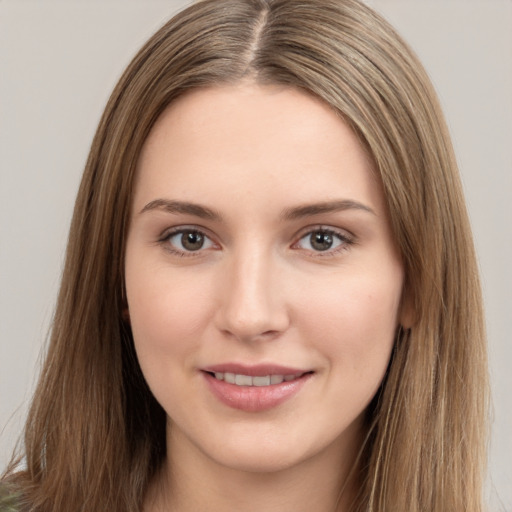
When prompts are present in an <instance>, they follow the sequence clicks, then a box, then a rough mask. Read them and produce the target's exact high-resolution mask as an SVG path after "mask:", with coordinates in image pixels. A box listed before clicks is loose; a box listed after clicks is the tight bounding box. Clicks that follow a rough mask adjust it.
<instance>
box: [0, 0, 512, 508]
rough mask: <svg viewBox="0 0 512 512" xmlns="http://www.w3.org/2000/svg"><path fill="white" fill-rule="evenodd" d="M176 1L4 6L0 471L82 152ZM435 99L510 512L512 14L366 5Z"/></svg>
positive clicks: (493, 460) (493, 474)
mask: <svg viewBox="0 0 512 512" xmlns="http://www.w3.org/2000/svg"><path fill="white" fill-rule="evenodd" d="M186 3H188V2H186V1H183V0H175V1H172V0H168V1H160V0H158V1H157V0H146V1H142V0H138V1H130V0H124V1H111V0H107V1H105V0H104V1H100V0H96V1H89V2H85V1H84V0H82V1H80V0H67V1H60V2H57V1H50V0H36V1H30V0H3V1H2V0H0V431H1V435H0V467H4V466H5V464H6V462H7V460H8V456H9V452H10V450H11V448H12V446H13V445H14V442H15V440H16V438H17V436H18V434H19V432H20V429H21V425H22V423H23V418H24V415H25V413H26V408H27V404H28V401H29V398H30V394H31V390H32V389H33V386H34V382H35V379H36V375H37V365H38V364H39V357H40V350H41V347H42V344H43V342H44V339H45V338H46V335H47V332H48V329H49V323H50V320H51V315H52V310H53V304H54V300H55V295H56V292H57V287H58V282H59V275H60V270H61V265H62V260H63V252H64V248H65V243H66V237H67V230H68V225H69V221H70V216H71V210H72V206H73V202H74V196H75V193H76V190H77V187H78V182H79V178H80V175H81V171H82V169H83V166H84V163H85V159H86V155H87V152H88V148H89V144H90V142H91V139H92V136H93V133H94V130H95V128H96V124H97V122H98V120H99V116H100V114H101V111H102V109H103V107H104V105H105V103H106V101H107V98H108V95H109V93H110V91H111V89H112V87H113V85H114V83H115V82H116V80H117V78H118V77H119V75H120V73H121V72H122V70H123V68H124V67H125V66H126V64H127V63H128V61H129V60H130V58H131V56H132V55H133V54H134V52H135V51H136V50H137V49H138V48H139V47H140V45H141V44H142V43H143V42H144V41H145V39H146V38H147V37H148V36H149V35H151V33H152V32H154V31H155V30H156V29H157V28H158V27H159V26H160V25H161V24H162V23H163V22H164V21H165V20H166V19H168V18H169V17H170V16H171V15H172V14H173V13H174V12H176V11H177V10H178V9H179V7H181V6H183V5H185V4H186ZM368 3H369V4H370V5H372V6H374V7H375V8H376V9H377V10H379V11H381V12H382V13H383V14H384V15H385V16H386V17H387V18H388V19H389V20H390V21H391V22H392V23H393V24H394V25H395V26H396V27H397V28H398V29H399V31H400V32H401V33H402V34H403V35H404V37H405V38H406V39H407V40H408V41H409V43H410V44H411V45H412V47H413V48H414V49H415V50H416V52H417V53H418V54H419V56H420V57H421V59H422V60H423V62H424V64H425V66H426V67H427V69H428V71H429V73H430V75H431V77H432V79H433V81H434V84H435V85H436V87H437V90H438V92H439V95H440V97H441V101H442V104H443V106H444V108H445V112H446V115H447V118H448V122H449V125H450V129H451V131H452V134H453V138H454V143H455V148H456V151H457V155H458V159H459V164H460V167H461V172H462V178H463V181H464V186H465V190H466V195H467V201H468V205H469V209H470V214H471V219H472V223H473V228H474V234H475V238H476V244H477V250H478V254H479V260H480V266H481V270H482V280H483V286H484V293H485V302H486V309H487V323H488V334H489V349H490V360H491V376H492V384H493V392H494V409H495V411H494V425H493V437H492V444H491V451H490V481H489V491H488V492H489V499H490V503H491V504H492V506H491V509H492V510H506V511H509V512H510V511H512V464H511V463H512V398H511V395H512V371H511V370H510V366H511V363H512V343H511V341H512V340H511V336H510V333H511V332H512V272H511V266H512V201H511V200H510V196H511V193H512V151H511V146H512V2H511V1H510V0H480V1H477V0H460V1H459V0H444V1H432V0H431V1H429V2H426V1H424V0H423V1H422V0H407V1H405V0H401V1H398V0H373V1H371V0H368Z"/></svg>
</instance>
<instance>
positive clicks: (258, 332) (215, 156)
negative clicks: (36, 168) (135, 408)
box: [125, 83, 406, 512]
mask: <svg viewBox="0 0 512 512" xmlns="http://www.w3.org/2000/svg"><path fill="white" fill-rule="evenodd" d="M156 200H165V201H182V202H188V203H193V204H200V205H202V206H205V207H207V208H209V209H210V210H212V211H213V212H215V214H216V216H218V218H217V217H216V218H205V217H204V216H202V215H197V212H194V211H187V212H183V211H170V210H168V209H167V210H166V209H165V208H162V207H159V206H158V205H159V204H160V203H155V202H154V201H156ZM338 201H345V203H343V205H344V208H341V209H339V208H338V209H334V210H332V209H328V208H327V210H326V211H323V212H322V211H318V209H317V210H315V211H304V210H303V211H302V215H301V216H298V215H295V216H290V215H288V216H286V215H283V212H290V211H291V210H292V209H297V208H298V207H303V206H305V205H312V204H319V203H322V204H325V203H328V204H330V205H331V206H332V204H333V202H338ZM347 201H349V202H348V203H347ZM148 205H149V206H148ZM160 206H161V204H160ZM172 229H178V230H179V229H195V230H199V231H200V232H201V233H203V234H204V236H205V237H206V238H204V245H203V246H202V248H200V249H199V250H196V251H186V248H184V246H183V245H182V240H183V239H182V233H178V234H176V233H174V234H171V235H170V234H169V232H170V230H172ZM325 230H330V231H331V236H332V246H331V247H330V248H328V249H327V250H317V247H318V246H316V245H315V246H314V245H312V244H311V233H312V232H314V233H315V234H316V235H320V236H325V234H326V233H325ZM326 245H328V244H324V245H323V246H322V247H325V246H326ZM194 247H196V246H194ZM125 270H126V290H127V300H128V311H127V314H128V315H129V318H130V322H131V327H132V331H133V336H134V341H135V347H136V351H137V355H138V358H139V362H140V365H141V368H142V371H143V373H144V375H145V377H146V380H147V382H148V384H149V386H150V388H151V390H152V392H153V393H154V395H155V397H156V399H157V400H158V401H159V403H160V404H161V405H162V407H163V408H164V409H165V411H166V412H167V415H168V418H169V419H168V457H167V461H166V465H165V467H164V468H163V469H162V472H161V473H160V474H159V476H158V478H157V479H156V480H155V482H154V485H153V486H152V488H151V491H150V493H149V495H148V499H147V501H146V510H173V511H180V512H184V511H192V510H205V511H217V510H218V511H221V510H222V511H227V510H240V509H242V510H244V511H255V512H256V511H258V512H260V511H261V510H266V511H273V510H275V511H280V512H282V511H283V510H294V511H311V510H315V511H317V512H322V511H329V512H332V511H333V510H335V509H337V510H345V509H346V507H347V504H348V502H349V501H350V499H351V497H352V495H353V493H354V492H355V491H356V488H357V484H356V482H355V481H354V480H350V479H347V477H348V475H349V472H350V469H351V468H352V467H353V465H354V461H355V458H356V456H357V452H358V450H359V448H360V445H361V442H362V438H363V436H364V427H363V415H364V411H365V409H366V407H367V406H368V404H369V402H370V401H371V399H372V397H373V396H374V395H375V393H376V391H377V390H378V388H379V385H380V383H381V381H382V379H383V377H384V374H385V371H386V368H387V365H388V362H389V358H390V353H391V350H392V346H393V341H394V338H395V333H396V329H397V326H398V325H399V323H400V322H405V320H406V319H405V318H403V317H404V314H403V313H401V311H402V309H401V307H400V304H401V295H402V287H403V279H404V277H403V268H402V264H401V261H400V257H399V255H398V253H397V251H396V248H395V245H394V243H393V238H392V234H391V230H390V225H389V220H388V215H387V212H386V207H385V202H384V197H383V194H382V190H381V187H380V185H379V182H378V180H377V179H376V177H375V174H374V172H373V169H372V162H371V161H370V159H369V158H368V156H367V154H366V152H365V151H364V149H363V147H362V146H361V144H360V143H359V142H358V139H357V138H356V136H355V135H354V134H353V132H352V131H351V130H350V129H349V128H348V126H347V125H346V124H345V123H344V122H343V121H342V120H341V119H340V118H339V117H338V116H337V115H336V114H335V113H334V112H333V111H332V110H331V109H330V108H329V107H327V106H326V105H324V104H323V103H321V102H320V101H318V100H316V99H314V98H312V97H311V96H308V95H306V94H305V93H303V92H300V91H297V90H294V89H290V88H278V87H274V86H260V85H256V84H252V83H242V84H238V85H233V86H223V87H218V88H210V89H203V90H198V91H194V92H192V93H189V94H187V95H185V96H183V97H181V98H180V99H179V100H177V101H176V102H174V103H173V104H172V105H171V106H170V107H169V108H168V109H167V110H166V111H165V112H164V114H163V115H162V116H161V118H160V119H159V120H158V122H157V123H156V125H155V126H154V128H153V130H152V131H151V133H150V135H149V137H148V139H147V141H146V143H145V145H144V148H143V151H142V154H141V157H140V161H139V167H138V174H137V180H136V183H135V193H134V200H133V209H132V214H131V220H130V228H129V233H128V240H127V247H126V269H125ZM226 362H236V363H244V364H249V365H251V364H259V363H274V364H280V365H286V366H291V367H294V368H300V369H303V370H305V371H311V372H312V375H311V376H310V378H309V379H308V380H307V381H306V382H305V384H304V385H303V386H302V387H301V389H300V391H299V392H298V393H296V394H295V395H293V396H292V397H291V398H290V399H288V400H286V401H285V402H284V403H281V404H280V405H278V406H276V407H273V408H271V409H269V410H265V411H260V412H247V411H243V410H238V409H234V408H232V407H228V406H227V405H225V404H224V403H221V402H220V401H219V400H218V398H217V397H216V396H214V395H213V394H212V392H211V391H210V389H209V387H208V386H207V385H206V383H205V378H204V373H203V372H202V371H201V368H204V367H205V366H207V365H212V364H219V363H226ZM198 482H200V485H199V484H198ZM345 484H346V485H345ZM343 486H344V492H343V493H342V495H341V499H339V494H340V488H342V487H343ZM338 499H339V500H338ZM337 507H338V508H337Z"/></svg>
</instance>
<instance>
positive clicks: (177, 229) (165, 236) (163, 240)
mask: <svg viewBox="0 0 512 512" xmlns="http://www.w3.org/2000/svg"><path fill="white" fill-rule="evenodd" d="M187 231H192V232H197V233H200V234H201V235H202V236H203V237H204V238H205V239H208V240H209V241H210V242H211V243H212V245H213V246H214V247H213V248H214V249H219V248H220V244H219V243H218V242H216V241H215V240H214V237H213V236H212V235H210V234H209V230H208V229H205V228H203V227H200V226H196V225H193V224H192V225H180V226H174V227H171V228H167V229H165V230H164V231H163V232H162V234H161V235H160V236H159V237H158V239H157V243H158V244H161V245H164V244H167V245H166V246H165V247H164V248H165V250H166V251H168V252H170V253H171V254H174V255H177V256H182V257H198V256H201V255H202V254H203V253H204V252H206V251H207V250H208V249H211V247H207V248H205V249H203V248H201V249H198V250H197V251H182V250H180V249H178V248H174V247H172V246H171V244H169V243H168V241H169V240H170V239H171V238H172V237H173V236H175V235H178V234H180V233H185V232H187Z"/></svg>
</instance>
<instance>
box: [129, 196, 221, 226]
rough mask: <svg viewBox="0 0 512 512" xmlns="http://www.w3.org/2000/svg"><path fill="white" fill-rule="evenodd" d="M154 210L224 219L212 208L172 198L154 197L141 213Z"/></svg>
mask: <svg viewBox="0 0 512 512" xmlns="http://www.w3.org/2000/svg"><path fill="white" fill-rule="evenodd" d="M152 210H161V211H164V212H167V213H184V214H188V215H193V216H195V217H200V218H201V219H208V220H214V221H221V220H222V219H221V216H220V214H219V213H217V212H216V211H215V210H212V209H211V208H208V207H206V206H203V205H200V204H196V203H189V202H187V201H174V200H170V199H154V200H153V201H150V202H149V203H148V204H147V205H146V206H144V208H142V210H141V211H140V212H139V215H140V214H142V213H145V212H148V211H152Z"/></svg>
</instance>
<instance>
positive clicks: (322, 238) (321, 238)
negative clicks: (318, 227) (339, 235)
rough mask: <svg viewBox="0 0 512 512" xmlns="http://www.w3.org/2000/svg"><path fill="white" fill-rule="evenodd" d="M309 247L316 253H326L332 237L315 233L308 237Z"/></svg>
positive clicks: (318, 232) (322, 233) (319, 232)
mask: <svg viewBox="0 0 512 512" xmlns="http://www.w3.org/2000/svg"><path fill="white" fill-rule="evenodd" d="M310 242H311V247H313V249H316V250H317V251H327V249H330V248H331V246H332V235H330V234H329V233H324V232H321V231H317V232H316V233H312V235H311V237H310Z"/></svg>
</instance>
